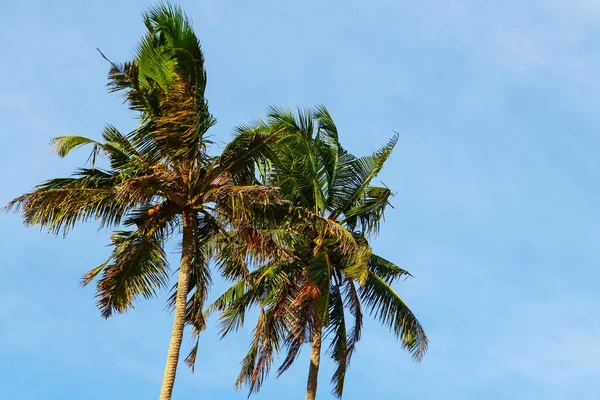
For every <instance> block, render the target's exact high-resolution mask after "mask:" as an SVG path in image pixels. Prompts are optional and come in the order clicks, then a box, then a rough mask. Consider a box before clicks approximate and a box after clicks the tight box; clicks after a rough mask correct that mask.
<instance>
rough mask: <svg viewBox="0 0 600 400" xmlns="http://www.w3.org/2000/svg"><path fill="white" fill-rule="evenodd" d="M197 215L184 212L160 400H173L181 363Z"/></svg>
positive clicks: (191, 212) (189, 211)
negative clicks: (180, 354)
mask: <svg viewBox="0 0 600 400" xmlns="http://www.w3.org/2000/svg"><path fill="white" fill-rule="evenodd" d="M194 219H195V215H194V213H193V211H191V210H184V211H183V240H182V246H181V263H180V265H179V279H178V281H177V294H176V297H175V313H174V314H175V318H174V321H173V331H172V334H171V344H170V345H169V353H168V355H167V365H166V366H165V374H164V376H163V382H162V388H161V390H160V400H171V394H172V392H173V385H174V384H175V374H176V372H177V364H178V362H179V350H180V348H181V340H182V338H183V329H184V327H185V315H186V306H187V294H188V284H189V280H190V269H191V265H192V257H193V251H194V227H195V223H194V222H195V221H194Z"/></svg>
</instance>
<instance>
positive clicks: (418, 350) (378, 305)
mask: <svg viewBox="0 0 600 400" xmlns="http://www.w3.org/2000/svg"><path fill="white" fill-rule="evenodd" d="M358 291H359V294H360V299H361V301H362V302H363V304H364V305H365V307H367V308H368V309H369V312H370V313H371V315H373V316H374V317H376V318H377V319H378V320H379V321H380V322H381V323H382V324H384V325H386V326H387V327H388V328H389V329H390V330H391V331H392V332H393V333H394V335H395V336H396V337H398V338H399V339H400V341H401V342H402V345H403V346H404V347H405V348H406V349H407V350H408V351H410V353H411V354H412V356H413V358H414V359H415V360H417V361H420V360H421V359H422V358H423V356H424V355H425V353H426V352H427V347H428V344H429V339H427V335H425V331H424V330H423V328H422V327H421V324H420V323H419V321H418V320H417V317H415V315H414V314H413V312H412V311H411V310H410V308H408V306H407V305H406V303H404V301H403V300H402V298H401V297H400V296H399V295H398V294H397V293H396V292H395V291H394V289H392V288H391V286H389V285H388V284H387V283H386V282H385V280H383V279H382V278H381V277H379V276H377V275H376V274H375V273H373V272H371V271H369V277H368V279H367V282H366V283H365V285H364V286H363V287H361V288H359V290H358Z"/></svg>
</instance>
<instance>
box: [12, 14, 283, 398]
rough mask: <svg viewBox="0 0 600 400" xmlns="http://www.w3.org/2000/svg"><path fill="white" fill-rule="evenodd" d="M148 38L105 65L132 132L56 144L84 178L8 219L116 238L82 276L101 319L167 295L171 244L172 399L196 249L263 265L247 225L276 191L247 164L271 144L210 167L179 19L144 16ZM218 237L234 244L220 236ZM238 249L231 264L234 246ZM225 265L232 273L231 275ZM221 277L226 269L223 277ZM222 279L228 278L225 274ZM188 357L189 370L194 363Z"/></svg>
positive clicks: (191, 43)
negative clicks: (215, 243)
mask: <svg viewBox="0 0 600 400" xmlns="http://www.w3.org/2000/svg"><path fill="white" fill-rule="evenodd" d="M144 22H145V25H146V28H147V33H146V34H145V36H144V37H143V38H142V39H141V41H140V43H139V45H138V47H137V51H136V53H135V56H134V58H133V60H132V61H130V62H126V63H124V64H116V63H112V62H111V69H110V72H109V87H110V90H111V91H122V92H123V93H124V97H125V99H126V102H127V104H128V105H129V107H130V108H131V109H132V110H134V111H136V112H137V113H138V114H139V116H140V123H139V126H138V127H137V128H136V129H134V130H133V131H132V132H129V133H125V134H123V133H121V132H120V131H119V130H117V129H116V128H115V127H113V126H110V125H108V126H107V127H106V128H105V129H104V131H103V133H102V139H101V140H94V139H90V138H86V137H81V136H63V137H58V138H55V139H54V145H55V150H56V152H57V153H58V155H59V156H61V157H64V156H66V155H67V154H68V153H69V152H70V151H71V150H73V149H75V148H77V147H80V146H83V145H90V146H92V152H91V156H90V157H91V166H88V167H86V168H81V169H78V170H77V171H76V172H75V173H74V174H73V175H72V176H71V177H69V178H58V179H51V180H49V181H47V182H44V183H42V184H41V185H39V186H37V187H36V188H35V189H34V190H33V191H31V192H29V193H27V194H24V195H22V196H19V197H17V198H16V199H14V200H12V201H11V202H10V203H9V204H8V205H7V208H8V209H13V210H15V211H21V212H22V214H23V218H24V222H25V224H26V225H39V226H41V227H42V229H46V230H47V231H49V232H51V233H53V234H67V233H68V232H69V231H70V230H71V229H72V228H73V227H74V226H75V225H77V224H78V223H82V222H86V221H90V220H98V221H99V222H100V224H101V226H103V227H108V228H114V229H115V230H114V232H113V235H112V237H111V241H112V253H111V255H110V256H109V258H108V260H107V261H106V262H104V263H103V264H102V265H100V266H98V267H97V268H94V269H92V270H91V271H89V272H88V273H87V274H86V275H85V277H84V278H83V284H84V285H86V284H88V283H90V282H91V281H92V280H94V279H95V278H97V277H98V280H97V293H96V297H97V305H98V307H99V309H100V311H101V314H102V316H103V317H105V318H108V317H109V316H111V315H112V314H113V313H115V312H116V313H120V312H124V311H126V310H128V309H130V308H133V306H134V303H135V302H136V300H137V299H139V298H140V297H143V298H150V297H152V296H154V295H155V293H156V292H157V290H159V289H162V288H164V287H165V286H166V285H168V282H169V276H170V269H169V265H168V262H167V259H166V256H165V251H164V246H165V242H166V241H167V240H168V239H169V238H171V237H173V236H174V235H181V260H180V265H179V271H178V278H177V282H176V283H175V284H174V286H173V287H172V295H171V298H170V304H171V305H172V307H173V309H174V321H173V330H172V337H171V342H170V345H169V352H168V356H167V361H166V367H165V372H164V378H163V382H162V388H161V393H160V399H162V400H166V399H170V398H171V393H172V390H173V384H174V381H175V373H176V370H177V364H178V360H179V353H180V347H181V341H182V336H183V331H184V325H185V324H186V323H187V324H190V325H192V327H193V328H194V333H195V334H198V333H199V332H200V331H201V330H202V329H203V327H204V319H203V316H202V313H201V312H200V313H198V312H194V310H198V309H199V310H201V309H202V307H203V304H204V301H205V298H206V295H207V291H208V287H209V285H210V283H211V276H210V271H209V269H208V261H209V255H208V252H207V249H206V243H208V242H210V240H211V237H213V236H215V235H218V236H219V237H220V238H221V240H225V241H228V242H229V244H230V245H229V248H230V252H229V256H230V257H251V258H252V257H256V258H257V259H258V260H264V259H267V258H268V259H272V258H273V255H274V254H275V253H276V251H277V244H276V243H271V242H269V238H268V237H264V238H262V241H261V246H260V247H259V246H254V247H252V243H257V242H256V232H254V233H253V224H254V223H255V221H256V220H260V218H268V213H269V207H270V206H269V205H270V204H274V203H273V202H272V200H273V198H274V189H272V188H268V187H265V186H258V185H255V162H256V161H257V160H262V159H263V158H264V157H266V156H267V155H268V153H269V148H270V146H271V144H272V143H274V140H275V139H276V138H275V136H274V135H271V134H270V133H264V132H259V131H249V130H246V131H243V132H239V134H238V135H237V136H236V137H235V138H234V139H233V141H232V142H231V143H229V144H228V145H227V146H226V147H225V148H224V150H223V152H222V153H221V154H220V155H219V156H210V155H209V154H208V153H207V146H208V145H210V144H211V142H210V141H209V140H207V135H206V133H207V131H208V130H209V128H210V127H211V126H212V125H213V124H214V123H215V119H214V118H213V116H212V115H211V114H210V112H209V110H208V105H207V101H206V99H205V97H204V89H205V87H206V73H205V70H204V56H203V54H202V51H201V48H200V45H199V42H198V39H197V37H196V35H195V34H194V31H193V30H192V26H191V23H190V21H189V19H188V18H187V17H186V16H185V14H184V13H183V12H182V10H181V9H180V8H178V7H175V6H171V5H159V6H156V7H154V8H151V9H150V10H149V11H148V12H146V13H145V14H144ZM223 232H232V233H235V236H234V235H233V234H227V235H224V234H223ZM245 241H246V242H247V243H246V244H245V247H244V251H247V250H248V249H249V248H250V249H251V250H252V249H253V251H252V252H250V253H244V254H242V253H235V252H234V251H235V248H236V247H235V243H238V242H245ZM230 264H231V265H235V263H230ZM224 267H225V268H227V266H224ZM224 272H225V273H226V274H227V273H231V272H227V271H224ZM196 350H197V345H196V347H195V348H193V349H192V352H191V353H190V356H188V361H189V362H190V363H193V361H194V360H195V358H196Z"/></svg>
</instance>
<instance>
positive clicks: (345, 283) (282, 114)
mask: <svg viewBox="0 0 600 400" xmlns="http://www.w3.org/2000/svg"><path fill="white" fill-rule="evenodd" d="M258 129H260V130H262V131H263V132H264V133H265V134H268V133H269V132H270V133H272V132H278V134H280V135H282V136H283V137H285V139H284V140H282V141H281V143H280V145H279V147H278V151H277V155H276V156H275V157H273V158H272V161H271V163H270V164H269V165H267V166H265V168H264V170H265V171H266V172H265V174H264V177H265V183H266V184H268V185H272V186H277V187H279V188H280V189H281V196H282V197H283V198H285V199H287V200H288V201H290V202H291V203H292V204H294V205H296V206H297V207H303V208H306V209H308V210H312V212H313V213H315V214H318V215H320V216H322V217H323V218H326V219H328V220H329V221H330V226H335V225H337V226H343V227H344V229H345V230H346V231H347V232H348V234H349V235H351V236H352V237H353V239H354V243H355V244H356V248H355V249H353V250H352V251H347V249H344V248H342V247H340V242H339V239H338V237H339V236H340V235H339V234H338V235H337V236H331V235H328V234H327V232H325V231H323V230H322V229H319V228H316V227H315V226H313V225H311V223H310V222H308V221H307V223H306V224H304V225H303V226H301V227H300V226H299V227H296V228H294V231H295V232H296V235H291V236H290V235H288V238H287V242H286V243H287V247H288V248H289V249H290V251H291V252H292V253H293V254H294V256H295V257H294V258H293V259H292V258H290V259H286V260H283V261H277V260H276V261H273V262H270V263H266V264H264V265H262V266H261V267H259V268H257V269H256V270H255V271H253V272H252V273H250V274H248V275H247V276H245V277H243V278H242V279H240V280H239V281H238V282H237V283H236V284H235V285H233V286H232V287H231V288H230V289H229V290H228V291H226V292H225V293H224V294H223V295H222V296H221V297H220V298H219V299H217V301H216V302H215V303H214V304H213V305H211V306H210V307H209V308H208V309H207V314H210V313H212V312H215V311H221V316H220V327H221V330H222V332H223V334H224V335H225V334H227V333H228V332H230V331H231V330H235V329H237V328H238V327H239V326H240V325H241V324H242V323H243V319H244V315H245V312H246V310H247V308H248V307H250V306H252V305H255V304H258V305H260V314H259V318H258V322H257V324H256V327H255V329H254V334H253V340H252V344H251V346H250V351H249V352H248V354H247V356H246V357H245V359H244V360H243V362H242V370H241V372H240V375H239V377H238V381H237V383H236V385H237V387H240V386H243V385H247V386H249V388H250V393H253V392H256V391H258V390H259V389H260V386H261V384H262V382H263V380H264V378H265V377H266V375H267V374H268V372H269V369H270V367H271V364H272V363H273V359H274V355H275V354H276V353H278V352H279V351H280V350H282V349H285V352H286V356H285V358H284V361H283V363H282V365H281V366H280V368H279V369H278V374H282V373H283V372H285V371H286V370H287V369H288V368H289V367H290V366H291V365H292V363H293V362H294V361H295V360H296V358H297V356H298V354H299V351H300V348H301V346H302V345H303V344H304V343H307V342H310V343H311V357H310V367H309V373H308V383H307V394H306V399H307V400H314V399H315V397H316V391H317V380H318V372H319V365H320V357H321V352H322V351H321V347H322V343H323V340H324V339H325V338H330V339H331V343H330V345H329V348H328V353H329V355H330V356H331V358H332V359H333V361H334V362H335V364H336V365H337V368H336V370H335V373H334V375H333V378H332V384H333V393H334V394H335V395H336V396H337V397H341V396H342V393H343V388H344V379H345V373H346V370H347V368H348V365H349V363H350V359H351V357H352V354H353V352H354V349H355V346H356V343H357V342H358V341H359V339H360V337H361V328H362V318H363V308H366V309H367V310H368V312H370V314H371V315H373V316H375V317H376V318H378V319H379V321H380V322H381V323H382V324H383V325H385V326H387V327H388V328H389V329H390V330H391V331H392V332H393V333H394V335H395V336H396V337H398V338H399V339H400V340H401V343H402V346H403V347H404V348H406V349H407V350H408V351H409V352H410V353H411V354H412V356H413V357H414V359H415V360H417V361H420V360H421V359H422V357H423V355H424V354H425V352H426V350H427V346H428V339H427V336H426V335H425V332H424V330H423V328H422V327H421V325H420V323H419V322H418V320H417V318H416V317H415V315H414V314H413V313H412V312H411V310H410V309H409V308H408V306H407V305H406V304H405V302H404V301H403V300H402V298H401V297H400V296H399V295H398V293H397V292H396V291H395V290H394V289H393V288H392V286H391V285H392V284H393V283H394V282H395V281H397V280H399V279H403V278H407V277H410V276H411V275H410V274H409V273H408V272H407V271H405V270H403V269H401V268H399V267H398V266H396V265H395V264H393V263H392V262H390V261H388V260H385V259H384V258H382V257H379V256H377V255H375V254H373V253H372V251H371V247H370V246H369V243H368V238H369V237H370V236H372V235H373V234H376V233H377V232H378V229H379V225H380V222H381V220H382V218H383V213H384V210H385V208H386V206H387V205H388V204H389V203H388V201H389V198H390V196H391V191H390V190H389V189H388V188H387V187H382V186H373V185H371V182H372V180H373V179H374V178H375V177H376V176H377V174H378V173H379V172H380V170H381V168H382V167H383V165H384V163H385V161H386V160H387V159H388V157H389V155H390V153H391V151H392V149H393V148H394V146H395V144H396V141H397V136H394V137H393V138H392V139H391V140H390V141H389V143H388V144H387V145H386V146H384V147H383V148H381V149H380V150H378V151H376V152H375V153H374V154H372V155H370V156H366V157H360V158H357V157H355V156H353V155H351V154H350V153H348V152H347V151H345V150H344V149H343V148H342V147H341V146H340V144H339V140H338V133H337V128H336V126H335V124H334V122H333V120H332V118H331V116H330V115H329V113H328V112H327V110H326V109H325V108H324V107H317V108H315V109H314V110H309V111H306V112H302V111H299V113H298V117H297V118H296V117H294V115H293V114H292V113H291V112H290V111H289V110H283V109H280V108H273V109H271V112H270V114H269V116H268V120H267V124H266V125H263V126H259V128H258ZM267 167H268V168H267ZM274 229H277V227H275V228H274ZM281 241H282V239H281V238H280V241H279V242H281ZM347 312H349V314H350V316H351V318H350V319H352V320H353V321H352V322H353V324H352V326H348V324H347V321H346V318H347V317H348V315H346V313H347Z"/></svg>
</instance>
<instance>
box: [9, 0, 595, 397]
mask: <svg viewBox="0 0 600 400" xmlns="http://www.w3.org/2000/svg"><path fill="white" fill-rule="evenodd" d="M51 3H52V4H54V5H50V4H51ZM284 3H285V4H284ZM321 3H326V4H321ZM150 4H151V3H149V2H143V1H127V2H124V1H115V0H105V1H96V2H90V1H83V0H79V1H75V0H65V1H61V2H47V1H39V0H38V1H34V0H31V1H14V0H13V1H10V0H9V1H6V2H3V5H2V7H1V10H2V15H3V18H2V33H0V54H1V58H2V63H0V76H2V86H1V89H0V121H1V122H0V123H1V126H0V138H1V144H2V147H1V150H0V152H1V157H0V170H1V171H2V174H0V187H2V190H1V192H0V203H2V204H4V203H6V202H7V201H8V200H10V199H11V198H13V197H15V196H17V195H19V194H21V193H23V192H25V191H27V190H29V189H30V188H32V187H33V186H34V185H35V184H37V183H39V182H41V181H42V180H44V179H48V178H52V177H56V176H64V175H67V174H68V173H69V172H70V171H71V170H73V169H74V168H75V167H76V166H79V165H80V164H81V163H82V162H83V161H85V157H86V155H85V154H77V155H76V156H74V157H70V158H67V159H62V160H61V159H58V158H57V157H56V156H54V155H53V154H52V152H51V149H50V147H49V145H48V141H49V139H50V138H51V137H53V136H58V135H65V134H79V135H86V136H92V137H97V136H98V135H99V134H100V131H101V129H102V127H103V125H104V124H105V123H112V124H115V125H116V126H118V127H120V128H122V129H124V130H126V129H127V128H130V127H132V126H133V124H134V123H135V120H134V115H132V114H131V113H129V112H128V111H127V110H126V107H124V106H122V105H121V100H120V99H119V98H118V97H116V96H114V95H109V94H107V92H106V90H105V83H106V74H107V69H108V66H107V64H106V62H105V61H104V60H103V59H102V58H101V57H100V56H99V55H98V53H97V52H96V50H95V49H96V47H100V48H101V49H102V50H103V51H104V52H105V53H106V54H107V55H108V56H109V57H110V58H112V59H114V60H126V59H128V58H129V56H130V55H131V54H132V50H133V49H134V46H135V43H136V41H137V39H138V37H139V36H140V34H141V33H142V32H143V25H142V22H141V18H140V13H141V11H142V10H144V9H145V8H146V7H147V6H148V5H150ZM183 6H184V8H185V10H187V12H188V13H189V15H190V16H191V17H192V18H193V19H194V22H195V28H196V31H197V33H198V35H199V37H200V38H201V42H202V45H203V48H204V51H205V55H206V59H207V63H206V67H207V70H208V79H209V83H208V98H209V102H210V106H211V109H212V111H213V113H214V114H215V116H216V117H217V118H218V124H217V125H216V126H215V127H214V128H213V130H212V133H213V134H214V135H215V137H216V138H217V139H218V140H221V141H225V140H227V139H228V138H229V137H231V134H232V131H233V127H234V126H235V125H237V124H239V123H243V122H247V121H249V120H252V119H254V118H257V117H260V116H262V115H264V112H265V110H266V107H267V106H268V105H270V104H278V105H283V106H290V107H295V106H296V105H300V106H311V105H314V104H316V103H324V104H325V105H327V107H328V108H329V109H330V111H331V113H332V115H333V117H334V119H335V120H336V121H337V124H338V127H339V128H340V131H341V135H342V140H343V142H344V143H345V145H346V146H347V147H348V148H349V149H350V150H351V151H353V152H355V153H358V154H364V153H366V152H368V151H370V150H372V149H374V148H375V147H377V146H379V145H381V144H383V143H385V142H386V140H387V138H388V137H389V136H391V135H392V131H393V130H395V131H398V132H399V133H400V142H399V145H398V146H397V149H396V151H395V153H394V154H393V157H392V159H391V161H390V162H389V165H388V166H387V170H385V171H384V173H383V174H382V176H381V178H382V180H383V182H385V183H386V184H387V185H388V186H390V187H391V188H393V189H394V190H396V191H397V196H396V197H395V199H394V201H393V205H394V207H395V208H394V209H393V210H390V212H389V213H388V214H387V220H386V225H385V227H384V228H383V229H382V232H381V236H380V237H379V238H378V239H377V241H376V242H375V248H376V250H377V251H378V252H379V253H381V254H382V255H384V256H386V257H388V258H390V259H392V260H394V261H395V262H396V263H398V264H399V265H402V266H403V267H405V268H407V269H408V270H410V271H411V272H412V273H413V274H414V275H415V276H416V279H414V280H411V281H407V282H405V283H403V284H401V285H399V286H398V287H397V289H398V290H399V291H400V293H401V294H402V296H403V297H404V298H405V300H406V301H407V302H408V303H409V304H410V305H411V307H412V308H413V310H414V311H415V312H416V314H417V315H418V317H419V318H420V319H421V321H422V323H423V325H424V326H425V328H426V330H427V332H428V335H429V337H430V339H431V348H430V352H429V354H428V355H427V356H426V357H425V359H424V361H423V363H422V364H420V365H417V364H414V363H413V362H412V361H411V359H410V357H409V355H407V354H406V353H404V352H403V351H402V350H401V348H400V346H399V344H398V343H397V342H396V341H395V340H394V339H393V338H392V336H391V335H389V334H388V333H387V331H386V330H384V329H382V328H379V327H378V326H377V325H376V324H374V323H370V324H368V325H367V327H366V331H365V334H364V337H363V340H362V341H361V343H360V344H359V347H358V352H357V354H356V356H355V358H354V361H353V364H352V366H351V369H350V372H349V375H348V380H347V386H346V395H345V399H347V400H358V399H364V398H368V399H373V400H375V399H406V400H409V399H411V400H412V399H414V400H417V399H427V400H442V399H443V400H480V399H490V400H495V399H510V400H519V399H528V400H529V399H544V400H557V399H565V400H570V399H579V400H586V399H597V398H598V397H597V396H598V394H597V392H598V379H600V362H599V361H598V360H599V359H600V321H599V319H598V318H597V311H598V305H599V304H600V295H599V294H598V281H599V279H600V272H599V269H598V261H599V258H600V257H599V256H600V228H599V224H598V217H597V216H598V209H599V206H600V136H599V128H600V114H599V113H598V104H599V102H598V99H599V98H600V70H599V68H600V67H599V65H600V52H599V50H600V48H599V43H600V40H599V39H600V37H599V36H600V30H599V25H598V22H597V21H599V20H600V5H598V4H596V3H594V2H591V1H585V0H532V1H517V0H497V1H476V0H456V1H442V0H438V1H434V0H422V1H418V2H417V1H404V0H402V1H401V0H370V1H331V2H319V1H301V2H282V1H253V2H241V1H240V2H216V1H214V2H211V1H199V0H198V1H185V2H183ZM107 237H108V233H107V232H104V231H97V226H94V225H93V224H92V225H89V226H85V227H82V228H79V229H77V230H75V231H74V232H73V233H72V235H71V236H69V237H68V238H67V239H65V240H63V239H62V238H53V237H50V236H48V235H45V234H41V233H40V232H39V230H38V229H36V228H32V229H26V228H24V227H23V225H22V224H21V221H20V218H19V217H18V216H16V215H7V214H2V215H0V254H1V255H2V261H1V264H0V285H1V286H0V287H1V289H0V305H1V306H0V398H6V399H9V398H13V399H23V400H29V399H32V400H33V399H36V400H37V399H62V400H71V399H90V400H94V399H113V400H120V399H151V398H156V397H157V396H158V391H159V384H160V380H161V377H162V371H163V366H164V360H165V355H166V351H167V347H168V341H169V337H170V328H171V316H170V315H169V314H168V313H167V312H164V311H163V307H164V299H165V296H164V295H163V296H161V297H160V298H158V299H155V300H152V301H149V302H143V303H140V304H139V306H138V307H137V309H136V310H135V311H133V312H130V313H129V314H126V315H120V316H117V317H115V318H112V319H109V320H107V321H105V320H103V319H101V317H100V315H99V313H98V312H97V310H96V309H95V306H94V298H93V288H92V287H89V288H85V289H82V288H80V287H79V279H80V277H81V276H82V274H83V272H84V271H86V270H87V269H90V268H92V267H95V266H97V265H99V264H100V263H101V262H102V261H103V259H104V257H105V256H106V255H107V254H108V248H106V247H105V244H106V243H107ZM172 260H173V261H174V262H175V263H176V255H175V254H174V253H173V254H172ZM221 289H223V286H222V284H219V285H217V286H216V287H215V290H217V291H219V290H221ZM212 327H213V328H214V324H213V325H212ZM185 344H186V345H187V346H188V347H187V348H189V345H191V344H190V342H188V341H186V342H185ZM247 344H248V331H244V332H241V333H239V334H237V335H234V336H230V337H228V338H227V339H226V340H224V341H222V342H219V341H218V340H217V338H216V336H215V334H214V329H212V330H211V331H209V332H208V333H207V334H206V335H205V337H204V340H203V341H202V342H201V347H200V352H199V360H200V362H199V365H198V368H197V371H196V373H195V374H193V375H192V374H191V373H190V372H189V371H187V370H186V369H185V368H181V369H180V372H179V375H178V380H177V383H176V389H175V398H176V399H181V400H184V399H190V400H191V399H208V398H219V399H243V398H245V393H244V392H239V393H235V392H233V390H232V384H233V381H234V378H235V375H236V374H237V369H238V362H239V360H240V359H241V356H242V354H243V353H244V351H245V349H246V347H247ZM187 348H186V350H187ZM307 357H308V353H307V352H306V351H305V352H304V353H303V354H302V356H301V358H300V360H299V362H298V363H297V364H296V366H295V367H294V368H293V369H292V370H291V371H290V372H289V373H287V374H286V375H285V376H283V377H282V378H279V379H275V378H274V377H272V378H271V379H269V380H268V381H267V382H266V384H265V386H264V390H263V391H262V392H261V393H260V394H259V395H258V396H256V398H257V399H265V400H268V399H279V398H290V399H295V398H303V395H304V394H303V391H304V388H305V377H306V370H307V366H308V359H307ZM330 372H331V366H330V365H326V366H325V368H324V370H323V371H322V375H321V378H322V379H321V381H320V386H319V398H320V399H328V398H331V396H330V395H329V386H328V383H329V382H328V380H329V374H330Z"/></svg>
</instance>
